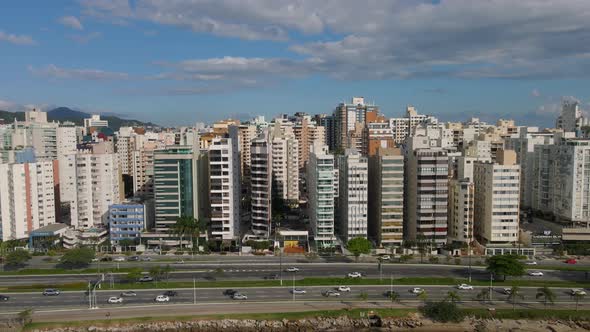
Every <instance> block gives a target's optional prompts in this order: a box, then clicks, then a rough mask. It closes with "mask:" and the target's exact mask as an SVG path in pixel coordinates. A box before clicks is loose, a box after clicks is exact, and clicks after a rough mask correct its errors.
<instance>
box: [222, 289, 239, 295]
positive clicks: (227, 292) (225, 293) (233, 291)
mask: <svg viewBox="0 0 590 332" xmlns="http://www.w3.org/2000/svg"><path fill="white" fill-rule="evenodd" d="M237 292H238V291H237V290H235V289H226V290H224V291H223V295H225V296H234V294H236V293H237Z"/></svg>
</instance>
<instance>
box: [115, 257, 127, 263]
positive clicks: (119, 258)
mask: <svg viewBox="0 0 590 332" xmlns="http://www.w3.org/2000/svg"><path fill="white" fill-rule="evenodd" d="M113 261H114V262H124V261H125V257H115V258H113Z"/></svg>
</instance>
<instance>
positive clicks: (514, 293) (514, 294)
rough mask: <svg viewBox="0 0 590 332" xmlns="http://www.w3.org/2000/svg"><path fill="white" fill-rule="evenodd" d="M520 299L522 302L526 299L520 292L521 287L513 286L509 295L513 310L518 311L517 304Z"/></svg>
mask: <svg viewBox="0 0 590 332" xmlns="http://www.w3.org/2000/svg"><path fill="white" fill-rule="evenodd" d="M519 299H520V300H523V299H524V295H523V294H522V292H521V291H520V287H518V286H512V288H510V294H509V295H508V300H510V302H512V310H516V302H517V301H518V300H519Z"/></svg>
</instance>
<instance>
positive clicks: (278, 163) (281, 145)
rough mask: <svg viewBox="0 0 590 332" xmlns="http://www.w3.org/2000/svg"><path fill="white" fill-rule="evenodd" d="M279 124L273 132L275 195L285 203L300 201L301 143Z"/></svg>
mask: <svg viewBox="0 0 590 332" xmlns="http://www.w3.org/2000/svg"><path fill="white" fill-rule="evenodd" d="M287 128H289V129H291V128H290V127H286V128H281V127H280V126H278V125H277V124H275V127H274V128H273V130H272V132H271V138H270V139H271V142H272V177H273V186H275V188H276V190H275V194H276V195H278V196H279V197H280V198H281V199H283V200H285V201H292V202H293V201H298V200H299V143H298V142H297V141H296V140H295V136H294V135H293V133H292V130H291V131H290V133H288V131H287V130H286V129H287Z"/></svg>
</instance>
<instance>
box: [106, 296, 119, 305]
mask: <svg viewBox="0 0 590 332" xmlns="http://www.w3.org/2000/svg"><path fill="white" fill-rule="evenodd" d="M107 302H109V303H123V298H122V297H119V296H111V297H109V299H108V301H107Z"/></svg>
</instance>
